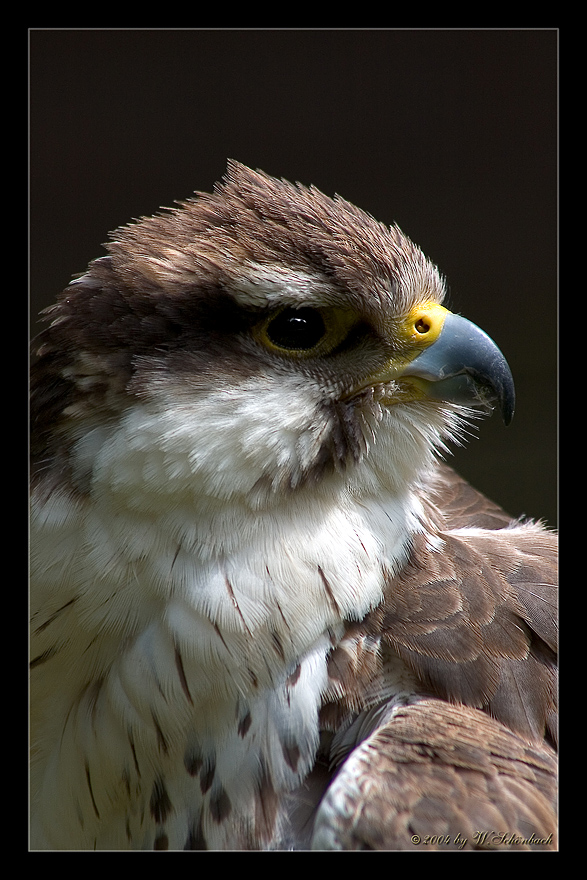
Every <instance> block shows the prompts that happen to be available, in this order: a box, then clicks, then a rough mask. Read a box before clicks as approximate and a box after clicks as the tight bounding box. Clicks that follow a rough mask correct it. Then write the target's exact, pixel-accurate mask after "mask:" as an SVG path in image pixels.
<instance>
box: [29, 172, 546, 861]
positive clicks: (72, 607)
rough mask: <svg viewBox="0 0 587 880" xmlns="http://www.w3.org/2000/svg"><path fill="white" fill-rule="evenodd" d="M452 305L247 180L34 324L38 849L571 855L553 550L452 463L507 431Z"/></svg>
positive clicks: (98, 265)
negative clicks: (494, 425) (559, 733)
mask: <svg viewBox="0 0 587 880" xmlns="http://www.w3.org/2000/svg"><path fill="white" fill-rule="evenodd" d="M444 295H445V287H444V282H443V280H442V278H441V276H440V274H439V272H438V270H437V268H436V267H435V266H434V265H433V264H432V263H431V262H430V261H429V260H428V259H427V258H426V257H425V256H424V255H423V253H422V251H421V250H420V249H419V248H418V247H417V246H416V245H415V244H413V243H412V241H410V239H409V238H408V237H407V236H406V235H405V234H403V232H402V231H401V230H400V229H399V228H398V227H397V226H392V227H388V226H385V225H383V224H381V223H379V222H376V221H375V220H374V219H373V218H372V217H371V216H370V215H368V214H367V213H365V212H363V211H362V210H359V209H358V208H356V207H354V206H353V205H352V204H350V203H349V202H347V201H345V200H344V199H342V198H340V197H338V196H337V197H335V198H334V199H331V198H329V197H327V196H325V195H324V194H323V193H321V192H320V191H319V190H318V189H316V188H315V187H309V188H307V187H305V186H302V185H300V184H296V185H293V184H291V183H288V182H287V181H285V180H278V179H275V178H272V177H270V176H268V175H266V174H265V173H263V172H260V171H253V170H251V169H249V168H247V167H245V166H243V165H241V164H238V163H236V162H230V163H229V165H228V169H227V172H226V175H225V177H224V179H223V180H222V181H221V182H220V183H219V184H217V185H216V186H215V188H214V191H213V192H212V193H211V194H205V193H199V194H197V195H195V196H194V197H192V198H190V199H188V200H187V201H185V202H182V203H179V204H178V205H177V206H176V207H174V208H172V209H162V211H161V213H160V214H158V215H156V216H154V217H150V218H145V219H141V220H140V221H138V222H135V223H133V224H131V225H129V226H127V227H123V228H121V229H119V230H117V231H116V232H115V233H113V235H112V237H111V241H110V242H109V244H108V245H107V255H106V256H102V257H100V258H99V259H96V260H95V261H94V262H92V263H91V264H90V266H89V267H88V269H87V271H86V272H85V273H84V274H82V275H81V276H80V277H77V278H76V279H75V280H74V281H73V282H72V283H71V284H70V285H69V286H68V287H67V288H66V289H65V291H64V292H63V293H62V294H61V296H60V297H59V298H58V301H57V303H56V304H55V305H54V306H52V307H50V308H49V309H48V310H46V313H45V314H44V321H45V326H44V329H43V330H42V332H41V333H40V335H39V337H38V338H37V340H36V344H35V352H36V360H35V362H34V364H33V366H32V407H31V424H32V441H31V451H32V459H33V460H32V465H31V475H32V513H31V612H32V629H31V647H32V654H31V657H32V659H31V679H30V695H31V751H32V764H31V832H30V834H31V837H30V845H31V848H33V849H40V850H43V849H45V850H91V849H101V850H104V849H106V850H108V849H110V850H125V849H133V850H163V849H170V850H184V849H186V850H191V849H193V850H197V849H209V850H304V849H315V850H369V849H371V850H410V851H414V850H416V851H420V852H424V851H434V850H436V851H441V850H447V849H452V850H460V851H466V850H479V851H487V850H499V849H502V850H503V849H506V850H509V851H512V850H518V851H519V850H533V849H536V850H548V849H553V848H555V847H556V845H557V844H556V822H555V816H556V795H555V771H556V763H555V751H554V748H555V739H556V701H557V686H556V659H555V657H556V655H555V651H556V629H557V627H556V592H555V591H556V587H555V583H556V544H555V540H556V539H555V536H554V534H553V533H551V532H550V531H549V530H547V529H546V528H544V527H543V526H542V525H541V524H538V523H535V522H531V521H512V520H511V519H510V517H509V516H507V515H506V514H505V513H504V512H503V511H502V510H501V509H500V508H499V507H498V506H497V505H495V504H493V503H491V502H489V501H488V500H487V499H485V498H484V497H483V496H482V495H481V494H479V493H478V492H476V491H475V490H474V489H473V488H472V487H471V486H469V485H468V484H467V483H466V482H465V481H464V480H462V479H461V478H459V477H458V476H457V475H456V473H455V472H454V471H453V470H452V469H450V468H449V467H448V466H447V465H446V464H445V463H444V457H445V454H446V451H447V448H448V444H450V443H451V442H454V441H458V440H460V439H462V437H463V434H464V433H465V432H466V426H467V425H468V424H469V423H470V419H471V418H473V417H475V414H476V413H477V414H478V413H479V412H483V411H488V410H489V411H490V410H491V408H492V406H494V405H495V406H497V407H499V408H500V410H501V412H502V415H503V418H504V420H505V421H506V423H507V422H509V420H510V419H511V417H512V414H513V409H514V386H513V380H512V376H511V373H510V370H509V367H508V365H507V362H506V360H505V358H504V356H503V355H502V354H501V352H500V351H499V349H498V348H497V346H496V345H495V343H494V342H493V341H492V340H491V339H490V338H489V337H488V336H487V335H486V334H485V333H484V332H483V331H482V330H480V329H479V328H478V327H477V326H475V325H474V324H472V323H471V322H469V321H468V320H466V319H465V318H464V317H461V316H459V315H456V314H453V313H451V312H450V311H448V310H447V309H446V308H445V307H444V306H443V305H442V301H443V297H444Z"/></svg>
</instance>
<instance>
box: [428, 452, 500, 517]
mask: <svg viewBox="0 0 587 880" xmlns="http://www.w3.org/2000/svg"><path fill="white" fill-rule="evenodd" d="M425 502H426V503H427V504H429V505H431V506H432V507H433V508H434V510H435V512H436V514H438V511H442V514H443V516H444V519H445V527H446V528H448V529H463V528H467V527H472V526H474V527H475V528H479V529H503V528H505V526H507V525H509V524H510V523H511V520H512V518H511V516H510V515H509V513H506V511H505V510H503V508H501V507H500V506H499V504H495V502H493V501H490V500H489V498H486V497H485V495H483V494H482V493H481V492H478V491H477V489H474V488H473V486H471V484H470V483H467V481H466V480H464V479H463V478H462V477H461V476H459V474H457V472H456V471H454V470H453V469H452V468H451V467H448V465H445V464H440V463H439V464H438V466H437V468H436V471H435V474H434V479H433V481H432V482H431V483H430V485H428V486H427V487H426V499H425Z"/></svg>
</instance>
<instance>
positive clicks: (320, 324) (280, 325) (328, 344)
mask: <svg viewBox="0 0 587 880" xmlns="http://www.w3.org/2000/svg"><path fill="white" fill-rule="evenodd" d="M356 324H357V315H356V313H355V312H353V311H351V310H347V309H341V308H338V307H337V306H320V307H314V306H302V307H301V308H297V309H296V308H294V307H293V306H286V307H285V308H282V309H279V310H278V311H276V312H273V313H272V314H270V315H269V316H268V317H266V318H265V319H264V320H263V321H262V322H261V323H260V324H257V325H256V326H255V327H254V328H253V335H254V337H255V339H256V340H257V341H258V342H260V343H261V344H262V345H263V346H264V347H265V348H268V349H269V350H270V351H272V352H274V353H276V354H281V355H284V356H286V357H288V358H294V359H296V360H299V359H300V358H302V359H303V358H315V357H324V356H326V355H329V354H332V353H333V352H334V351H338V350H339V347H340V346H341V345H343V344H344V343H345V341H346V340H347V338H349V334H350V331H351V330H352V328H353V327H354V326H355V325H356Z"/></svg>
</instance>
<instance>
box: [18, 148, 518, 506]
mask: <svg viewBox="0 0 587 880" xmlns="http://www.w3.org/2000/svg"><path fill="white" fill-rule="evenodd" d="M107 247H108V252H109V253H108V256H106V257H102V258H100V259H98V260H95V261H94V262H93V263H92V264H91V265H90V267H89V269H88V271H87V272H86V273H85V274H84V275H82V276H81V277H80V278H78V279H76V280H75V281H73V282H72V283H71V284H70V286H69V287H68V288H66V290H65V291H64V292H63V294H62V295H61V297H60V299H59V301H58V302H57V304H56V305H55V306H53V307H51V308H50V309H49V310H47V313H46V315H45V320H46V321H47V327H46V328H45V330H44V331H43V332H42V333H41V334H40V337H39V339H38V353H39V358H38V361H37V363H36V365H35V367H34V370H33V410H32V421H33V428H34V431H35V440H34V442H33V444H32V445H33V451H34V452H35V454H36V461H37V464H38V472H39V474H40V475H41V477H42V475H43V474H45V475H46V474H47V473H50V472H53V476H55V473H56V472H59V473H60V474H61V475H65V476H66V478H67V479H68V480H70V481H71V482H72V483H73V484H74V485H75V487H76V489H77V490H78V491H82V492H87V491H90V490H91V485H92V481H93V480H94V478H95V476H96V471H95V469H96V467H99V466H100V465H99V461H98V459H99V458H100V456H99V455H98V449H100V450H101V449H102V448H103V446H104V444H106V445H107V444H109V443H110V444H112V443H113V442H114V440H113V437H114V435H115V434H116V432H117V431H118V430H119V427H120V425H121V424H122V423H124V424H125V425H126V428H125V431H126V435H128V438H129V440H128V442H129V443H130V442H132V441H131V439H130V438H133V437H134V438H135V440H136V444H137V448H136V450H135V453H136V456H138V459H140V457H141V455H142V456H143V457H144V456H145V455H147V452H146V451H145V450H146V449H147V447H149V448H150V449H151V441H152V449H151V451H150V452H149V453H148V455H147V458H149V461H146V460H145V461H143V464H142V473H143V474H144V475H145V476H144V479H145V480H148V479H149V473H151V472H154V469H155V470H156V469H157V468H159V469H160V471H161V473H160V474H159V476H158V477H157V479H160V478H161V474H165V475H166V479H167V482H168V485H169V486H170V491H171V487H173V485H174V484H175V482H177V481H180V482H181V484H182V485H183V486H184V487H185V484H186V481H187V482H189V480H190V478H191V477H193V479H194V481H195V483H194V485H196V484H197V488H198V491H201V492H204V493H205V494H208V495H210V496H215V497H219V498H226V497H229V496H233V495H239V496H242V497H247V498H249V499H250V500H251V503H255V504H261V503H266V502H267V500H268V499H269V498H271V497H272V495H275V494H276V493H279V494H281V495H282V494H283V492H289V491H292V490H299V489H302V488H303V487H306V486H308V485H311V486H313V487H315V486H316V485H322V484H326V483H328V481H329V480H339V481H340V478H341V475H342V478H343V479H344V481H345V485H346V486H347V487H348V488H349V489H350V490H351V491H354V492H358V493H360V492H361V491H362V490H363V489H364V488H365V487H367V488H369V487H370V486H371V484H373V485H375V484H376V483H378V482H381V481H384V482H385V481H387V482H389V483H391V484H395V485H396V486H401V485H405V484H406V482H408V481H409V480H410V475H411V476H412V477H413V475H414V469H416V468H425V467H426V466H427V464H428V463H429V462H430V461H431V460H432V458H433V455H434V453H435V452H436V451H438V449H440V448H444V444H445V443H446V441H447V440H448V439H451V438H453V439H454V438H455V437H456V436H457V435H458V433H459V430H460V428H461V427H462V425H463V420H464V419H465V418H466V417H467V415H470V414H471V411H472V408H476V407H487V406H488V405H489V404H491V403H492V402H494V401H497V403H498V405H499V406H500V408H501V410H502V413H503V416H504V420H505V421H506V422H508V421H509V420H510V419H511V416H512V414H513V407H514V389H513V381H512V377H511V373H510V371H509V368H508V366H507V363H506V361H505V359H504V357H503V355H502V354H501V352H500V351H499V350H498V348H497V347H496V345H495V344H494V343H493V342H492V341H491V339H489V337H487V336H486V335H485V334H484V333H483V332H482V331H481V330H480V329H479V328H478V327H476V326H475V325H474V324H472V323H471V322H469V321H467V320H465V319H464V318H462V317H460V316H457V315H454V314H452V313H451V312H449V311H447V309H445V308H444V307H443V306H442V301H443V298H444V294H445V288H444V283H443V280H442V278H441V277H440V275H439V273H438V270H437V269H436V267H435V266H434V265H433V264H432V263H431V262H430V261H429V260H428V259H427V258H426V257H425V256H424V255H423V253H422V251H421V250H420V249H419V248H418V247H417V246H416V245H414V244H413V243H412V242H411V241H410V240H409V238H408V237H407V236H405V235H404V234H403V233H402V232H401V230H400V229H399V228H398V227H396V226H394V227H391V228H389V227H386V226H384V225H382V224H380V223H378V222H376V221H375V220H374V219H373V218H372V217H371V216H369V215H368V214H366V213H364V212H363V211H361V210H359V209H358V208H356V207H354V206H353V205H351V204H350V203H348V202H346V201H344V200H343V199H341V198H338V197H336V198H334V199H330V198H328V197H326V196H325V195H323V194H322V193H321V192H319V191H318V190H317V189H315V188H313V187H310V188H305V187H302V186H300V185H295V186H294V185H291V184H290V183H287V182H285V181H280V180H277V179H274V178H272V177H269V176H267V175H265V174H263V173H261V172H255V171H252V170H250V169H248V168H246V167H244V166H243V165H240V164H237V163H234V162H231V163H229V167H228V172H227V175H226V177H225V179H224V180H223V181H222V183H220V184H219V185H217V187H216V188H215V189H214V192H213V193H211V194H199V195H198V196H197V197H196V198H193V199H190V200H188V201H186V202H184V203H181V204H180V205H179V207H177V208H174V209H171V210H168V211H166V212H165V213H162V214H160V215H157V216H154V217H150V218H145V219H143V220H141V221H139V222H137V223H134V224H132V225H130V226H128V227H125V228H122V229H119V230H117V231H116V232H115V233H114V234H113V239H112V241H111V242H110V243H109V244H108V246H107ZM138 412H140V413H141V416H140V417H139V416H137V413H138ZM138 435H140V439H137V438H138ZM147 438H150V440H149V439H147ZM154 449H156V450H157V456H158V458H157V462H158V463H157V464H156V463H155V462H154V460H153V456H154V455H155V453H154V452H153V450H154ZM100 454H102V453H100ZM102 457H103V458H104V455H103V456H102ZM138 459H137V460H138ZM97 461H98V464H96V462H97ZM180 461H181V466H180V465H179V464H178V462H180ZM149 462H150V463H149ZM112 479H114V477H112Z"/></svg>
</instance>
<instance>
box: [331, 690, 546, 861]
mask: <svg viewBox="0 0 587 880" xmlns="http://www.w3.org/2000/svg"><path fill="white" fill-rule="evenodd" d="M556 846H557V842H556V760H555V756H554V752H553V751H552V750H551V749H550V747H549V746H547V745H545V744H537V743H534V744H531V743H528V742H526V741H524V740H523V739H522V738H521V737H519V736H517V735H516V734H515V733H513V732H512V731H510V730H508V729H507V728H505V727H504V726H503V725H502V724H500V723H499V722H497V721H495V720H494V719H492V718H490V717H489V716H488V715H486V714H485V713H483V712H480V711H478V710H476V709H469V708H466V707H464V706H453V705H450V704H448V703H444V702H442V701H440V700H434V699H423V700H422V701H420V702H416V703H415V704H413V705H409V706H404V707H401V708H399V709H397V710H396V712H395V713H394V714H393V717H392V718H391V719H390V720H389V721H388V722H387V723H386V724H384V725H383V726H382V727H380V728H378V729H377V730H376V731H375V732H374V733H373V734H371V735H370V736H369V737H368V738H367V739H366V740H364V741H363V742H362V743H361V745H360V746H359V747H358V748H357V749H356V750H355V751H354V752H352V754H351V755H350V757H349V758H348V759H347V760H346V762H345V763H344V764H343V765H342V767H341V769H340V771H339V773H338V775H337V776H336V778H335V779H334V781H333V783H332V784H331V786H330V788H329V790H328V792H327V794H326V796H325V798H324V800H323V801H322V804H321V806H320V809H319V811H318V814H317V818H316V821H315V825H314V837H313V847H314V848H315V849H344V850H386V849H387V850H414V851H419V852H430V851H441V850H444V851H446V850H484V849H486V850H506V851H520V850H552V849H556Z"/></svg>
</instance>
